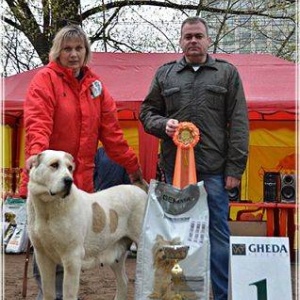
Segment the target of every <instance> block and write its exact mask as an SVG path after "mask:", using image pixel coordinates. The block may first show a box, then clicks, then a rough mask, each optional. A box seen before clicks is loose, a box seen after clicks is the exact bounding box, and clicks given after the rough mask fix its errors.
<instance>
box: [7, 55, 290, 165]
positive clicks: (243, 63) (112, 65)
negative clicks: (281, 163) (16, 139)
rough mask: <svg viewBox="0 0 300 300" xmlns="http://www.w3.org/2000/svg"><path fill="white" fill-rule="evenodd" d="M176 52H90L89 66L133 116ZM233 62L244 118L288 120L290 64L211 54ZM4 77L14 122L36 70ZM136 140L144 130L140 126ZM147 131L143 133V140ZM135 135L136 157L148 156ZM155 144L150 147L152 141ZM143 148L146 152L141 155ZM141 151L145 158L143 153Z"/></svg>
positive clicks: (257, 57)
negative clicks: (242, 96)
mask: <svg viewBox="0 0 300 300" xmlns="http://www.w3.org/2000/svg"><path fill="white" fill-rule="evenodd" d="M181 56H182V54H179V53H93V59H92V61H91V64H90V65H91V66H92V68H93V70H94V72H96V73H97V74H99V75H100V77H101V79H102V80H103V82H104V84H105V85H106V86H107V88H108V90H109V91H110V93H111V95H112V96H113V97H114V99H115V101H116V103H117V107H118V109H119V110H130V111H131V112H130V113H129V114H128V113H125V114H124V113H123V114H121V115H122V116H123V118H130V119H132V118H137V116H138V112H139V108H140V103H141V102H142V101H143V99H144V97H145V95H146V94H147V91H148V89H149V86H150V83H151V80H152V77H153V75H154V72H155V71H156V69H157V68H158V67H159V66H160V65H162V64H164V63H166V62H169V61H172V60H176V59H178V58H180V57H181ZM213 56H214V57H216V58H220V59H224V60H227V61H229V62H231V63H232V64H234V65H235V66H236V67H237V68H238V70H239V72H240V75H241V77H242V80H243V84H244V88H245V94H246V99H247V104H248V109H249V119H250V120H253V119H268V120H278V119H279V120H294V119H295V115H296V101H295V100H296V95H295V94H296V91H295V71H296V67H295V64H294V63H292V62H289V61H286V60H283V59H280V58H277V57H274V56H272V55H268V54H214V55H213ZM39 69H40V68H38V69H35V70H31V71H27V72H24V73H21V74H17V75H14V76H10V77H7V78H4V88H5V90H4V122H5V123H6V124H9V125H11V126H18V125H19V124H20V122H21V118H22V111H23V102H24V99H25V94H26V90H27V87H28V85H29V83H30V80H31V79H32V77H33V76H34V74H35V73H36V72H37V71H38V70H39ZM140 134H141V137H140V139H143V137H144V135H145V134H144V133H143V130H142V129H141V127H140ZM148 138H149V136H147V139H148ZM148 146H149V144H148V145H147V152H146V150H145V149H143V147H145V143H141V140H140V147H141V148H140V158H141V159H142V160H143V158H142V157H143V156H145V160H146V159H148V158H149V147H148ZM155 147H156V146H155ZM146 153H147V154H146ZM146 156H147V157H146Z"/></svg>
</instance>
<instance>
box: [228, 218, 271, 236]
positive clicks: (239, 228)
mask: <svg viewBox="0 0 300 300" xmlns="http://www.w3.org/2000/svg"><path fill="white" fill-rule="evenodd" d="M229 228H230V231H231V235H232V236H266V235H267V223H266V222H265V221H229Z"/></svg>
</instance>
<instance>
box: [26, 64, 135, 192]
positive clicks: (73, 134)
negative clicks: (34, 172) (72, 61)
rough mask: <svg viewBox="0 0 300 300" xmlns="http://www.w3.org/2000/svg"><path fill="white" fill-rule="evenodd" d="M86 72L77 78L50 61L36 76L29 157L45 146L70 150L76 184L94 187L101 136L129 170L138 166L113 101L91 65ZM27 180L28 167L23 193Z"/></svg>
mask: <svg viewBox="0 0 300 300" xmlns="http://www.w3.org/2000/svg"><path fill="white" fill-rule="evenodd" d="M83 71H84V76H83V78H82V79H81V80H80V81H79V80H78V79H76V78H75V77H74V76H73V73H72V70H71V69H67V68H64V67H62V66H61V65H59V64H58V63H56V62H50V63H49V64H48V65H47V66H46V67H45V68H43V69H42V70H40V71H39V72H38V73H37V74H36V75H35V77H34V78H33V80H32V82H31V84H30V86H29V89H28V92H27V97H26V100H25V103H24V126H25V157H26V159H28V158H29V157H30V156H31V155H34V154H38V153H40V152H41V151H43V150H46V149H52V150H63V151H66V152H69V153H70V154H72V155H73V157H74V160H75V164H76V170H75V173H74V181H75V184H76V185H77V186H78V187H79V188H80V189H83V190H85V191H87V192H92V191H93V172H94V158H95V154H96V151H97V146H98V141H99V140H100V141H101V142H102V144H103V145H104V147H105V150H106V152H107V154H108V155H109V156H110V158H112V159H113V160H114V161H116V162H117V163H119V164H120V165H122V166H123V167H125V169H126V171H127V172H128V173H129V174H130V173H133V172H135V171H137V169H138V168H139V164H138V159H137V157H136V155H135V154H134V152H133V150H132V149H131V148H129V146H128V143H127V141H126V140H124V137H123V132H122V130H121V128H120V126H119V123H118V119H117V113H116V105H115V102H114V100H113V99H112V97H111V96H110V94H109V93H108V91H107V89H106V88H105V86H103V84H102V83H101V82H100V79H99V77H98V76H97V75H95V74H94V73H92V72H91V70H90V69H89V68H88V67H84V69H83ZM95 86H96V88H95ZM99 92H100V94H99ZM98 94H99V95H98ZM27 182H28V175H27V173H26V172H24V173H23V174H22V184H21V187H20V194H21V195H23V196H24V195H26V194H27Z"/></svg>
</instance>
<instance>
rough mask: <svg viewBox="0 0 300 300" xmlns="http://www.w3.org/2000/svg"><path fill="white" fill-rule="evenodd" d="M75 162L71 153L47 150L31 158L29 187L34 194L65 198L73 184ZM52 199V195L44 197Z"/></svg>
mask: <svg viewBox="0 0 300 300" xmlns="http://www.w3.org/2000/svg"><path fill="white" fill-rule="evenodd" d="M74 168H75V164H74V161H73V157H72V155H71V154H69V153H66V152H64V151H54V150H45V151H43V152H41V153H40V154H38V155H36V156H34V157H33V158H32V160H31V168H30V172H29V183H28V188H29V191H30V193H32V194H46V195H47V194H48V195H50V196H55V197H60V198H65V197H66V196H68V195H69V194H70V191H71V187H72V184H73V171H74ZM43 199H44V200H45V199H47V200H45V201H49V200H50V201H51V197H43Z"/></svg>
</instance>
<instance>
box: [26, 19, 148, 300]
mask: <svg viewBox="0 0 300 300" xmlns="http://www.w3.org/2000/svg"><path fill="white" fill-rule="evenodd" d="M90 58H91V49H90V44H89V41H88V38H87V36H86V34H85V33H84V32H83V31H82V29H81V28H80V27H78V26H75V25H70V26H66V27H64V28H62V29H61V30H60V31H59V32H58V33H57V35H56V36H55V38H54V40H53V45H52V48H51V50H50V54H49V60H50V63H49V64H48V65H47V66H45V67H44V68H43V69H42V70H40V71H39V72H38V73H37V74H36V75H35V77H34V78H33V79H32V82H31V83H30V86H29V89H28V92H27V97H26V100H25V104H24V123H25V154H26V165H27V166H28V167H29V166H30V161H31V157H32V156H33V155H36V154H38V153H40V152H41V151H43V150H46V149H52V150H63V151H66V152H68V153H70V154H72V155H73V157H74V160H75V164H76V170H75V172H74V182H75V184H76V185H77V186H78V187H79V188H80V189H83V190H85V191H87V192H93V190H94V187H93V172H94V158H95V154H96V151H97V146H98V142H99V140H100V141H101V142H102V144H103V146H104V148H105V150H106V153H107V154H108V156H109V157H110V158H111V159H112V160H114V161H115V162H116V163H118V164H120V165H121V166H123V167H124V168H125V169H126V171H127V173H128V174H129V177H130V180H131V182H133V181H136V180H142V173H141V170H140V165H139V163H138V159H137V156H136V155H135V153H134V152H133V151H132V149H131V148H130V147H129V146H128V143H127V142H126V140H125V139H124V136H123V132H122V130H121V128H120V125H119V123H118V119H117V111H116V104H115V102H114V100H113V99H112V97H111V96H110V94H109V92H108V91H107V89H106V87H105V86H104V85H103V84H102V82H101V80H100V78H99V77H98V76H97V75H96V74H94V73H93V72H92V71H91V69H90V68H89V67H88V66H87V63H88V62H89V61H90ZM27 181H28V175H27V174H26V173H24V174H23V180H22V186H21V188H20V194H21V195H23V196H24V195H26V194H27ZM34 270H35V271H36V272H35V273H36V277H39V272H38V270H37V266H36V265H34ZM61 271H62V270H59V272H57V283H58V287H57V298H56V299H60V298H61V297H62V288H61V283H62V273H61ZM41 297H42V294H41V291H40V293H39V296H38V299H41Z"/></svg>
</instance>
